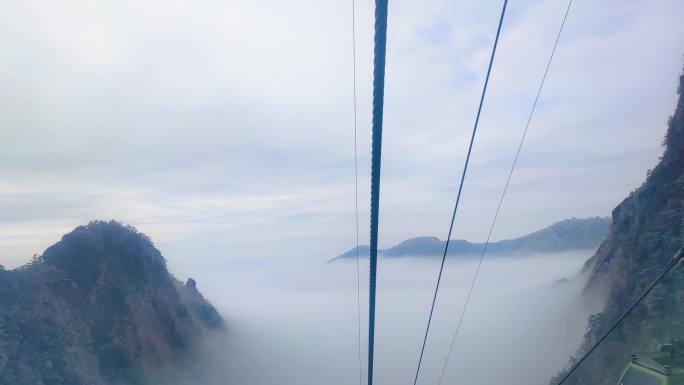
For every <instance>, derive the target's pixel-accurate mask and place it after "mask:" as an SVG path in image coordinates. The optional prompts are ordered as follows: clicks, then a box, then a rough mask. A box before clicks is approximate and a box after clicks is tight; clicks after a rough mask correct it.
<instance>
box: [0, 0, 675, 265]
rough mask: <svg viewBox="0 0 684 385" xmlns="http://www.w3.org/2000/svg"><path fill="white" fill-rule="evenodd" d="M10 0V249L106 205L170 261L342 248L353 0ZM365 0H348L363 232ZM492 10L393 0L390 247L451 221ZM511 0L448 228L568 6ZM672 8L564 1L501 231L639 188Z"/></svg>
mask: <svg viewBox="0 0 684 385" xmlns="http://www.w3.org/2000/svg"><path fill="white" fill-rule="evenodd" d="M5 5H6V7H5V10H4V11H3V14H4V15H5V16H6V17H5V19H6V21H7V22H6V23H3V24H2V25H0V44H1V45H2V46H3V50H2V51H1V52H0V84H2V85H3V87H2V89H1V90H0V103H1V104H0V105H1V106H2V107H1V108H2V113H0V127H2V128H1V129H0V181H1V182H2V188H1V189H0V207H2V211H1V212H2V213H3V216H2V219H0V222H1V223H2V228H3V229H4V230H6V231H5V232H3V237H2V250H1V251H0V253H1V254H2V255H3V262H5V261H4V258H7V259H12V260H13V261H18V260H20V259H21V258H26V256H28V255H31V254H32V253H34V252H40V251H41V250H42V249H43V248H44V247H45V246H46V245H48V244H50V243H51V242H54V241H55V240H56V239H57V237H56V236H55V235H56V234H55V231H59V232H63V231H66V230H67V229H68V228H69V227H73V226H76V225H78V224H82V223H83V222H85V221H87V220H90V219H95V218H112V217H113V218H117V219H120V220H123V221H125V222H129V223H131V224H133V225H136V226H138V227H139V228H140V229H141V230H142V231H146V232H148V233H150V235H151V236H152V237H153V239H155V240H157V243H158V244H160V245H161V246H162V251H163V252H165V253H166V254H167V255H170V256H173V257H180V254H181V253H180V251H185V250H189V249H193V247H195V249H196V250H197V251H196V252H197V253H202V252H206V253H209V254H211V253H214V250H213V249H209V247H208V246H204V245H209V244H211V245H221V248H223V249H225V250H230V251H231V252H234V253H235V254H240V255H241V257H254V258H256V257H259V256H263V255H271V254H287V255H305V256H315V257H318V258H321V259H324V258H327V257H330V256H331V254H332V255H334V254H336V253H337V252H339V251H341V250H343V249H346V248H348V247H350V246H351V244H352V242H353V239H354V229H353V223H354V215H353V205H354V199H353V191H354V190H353V164H352V155H353V152H352V149H353V147H352V146H353V137H352V117H351V111H352V110H351V106H352V104H351V103H352V102H351V91H352V90H351V41H350V40H351V35H350V33H351V30H350V28H351V25H350V22H351V14H350V12H351V3H346V2H344V3H340V2H333V1H303V0H300V1H295V2H279V1H266V2H258V3H254V2H246V1H245V2H219V1H215V2H214V1H206V2H201V3H197V2H194V3H193V2H188V1H171V2H168V1H165V2H162V1H148V2H125V1H104V2H97V3H89V2H79V1H67V0H64V1H53V2H48V3H45V2H39V1H6V2H5ZM371 6H372V3H370V2H368V3H357V11H358V13H357V22H358V25H357V27H358V29H357V30H358V40H357V41H358V66H359V67H358V70H359V73H358V86H359V107H360V110H359V130H360V131H359V151H360V167H361V169H360V171H361V172H360V183H361V186H360V188H361V190H360V202H361V215H362V218H363V219H364V220H363V221H362V226H363V227H362V231H361V234H362V236H363V237H364V238H365V236H366V233H367V231H366V225H367V222H366V219H365V218H367V207H366V206H367V196H368V185H367V182H368V171H367V169H368V168H369V156H368V153H369V144H370V143H369V139H370V132H369V122H370V96H371V90H370V82H371V59H372V47H371V43H372V21H373V20H372V9H371ZM499 6H500V1H493V0H491V1H489V0H488V1H481V2H465V1H459V2H449V1H431V2H427V3H421V4H420V5H418V4H417V3H415V2H410V1H405V0H398V1H394V2H392V3H391V5H390V17H389V43H388V55H389V56H388V67H387V95H386V110H385V111H386V115H385V117H386V120H385V121H386V125H385V135H384V141H385V142H384V149H383V186H382V193H383V195H382V211H381V214H382V218H381V243H383V244H391V243H393V242H396V241H399V240H401V239H403V238H406V237H409V236H413V235H417V234H434V235H437V236H440V237H443V236H444V235H445V233H446V225H447V224H448V219H449V215H450V214H449V212H450V210H451V207H452V205H453V198H454V194H455V191H456V187H457V186H456V185H455V184H456V183H457V178H458V175H459V174H460V172H461V167H462V166H461V165H462V161H463V157H464V152H465V148H466V144H467V140H468V135H469V131H470V129H471V125H472V120H473V118H474V110H475V107H476V103H477V100H478V96H479V89H480V87H481V83H482V80H483V76H484V70H485V65H486V60H487V55H488V52H489V49H490V44H491V41H492V38H493V34H494V28H495V26H496V21H497V18H498V12H499ZM509 6H510V8H509V12H510V13H509V18H508V19H507V20H506V22H505V25H504V29H503V36H502V40H501V46H500V51H499V53H498V56H497V61H496V64H495V69H494V73H493V78H492V84H491V88H490V93H489V95H488V97H487V102H486V105H485V108H484V116H483V120H482V123H481V128H480V131H479V134H478V138H477V141H476V145H475V152H474V154H473V163H472V170H471V172H470V174H469V176H468V179H467V185H466V187H465V191H464V200H463V206H462V207H463V210H462V211H461V214H460V217H459V221H457V231H456V237H458V238H468V239H473V240H478V239H482V237H484V236H485V230H486V227H487V224H488V221H489V220H490V218H491V214H493V210H494V209H495V205H496V199H497V198H498V195H499V194H500V189H501V188H502V187H503V186H502V184H503V178H504V177H505V174H506V173H507V169H508V167H509V165H510V161H511V160H512V156H513V151H514V148H515V145H516V144H517V141H518V138H519V135H520V134H521V132H522V129H523V125H524V122H525V120H526V117H527V113H528V109H529V106H530V104H531V101H532V98H533V97H534V93H535V91H536V85H537V82H538V81H539V78H540V76H541V74H542V71H543V68H544V65H545V60H546V57H547V55H548V53H549V50H550V48H551V46H552V44H553V40H554V38H555V33H556V29H557V27H558V24H559V23H560V20H561V17H562V13H563V11H564V6H565V3H564V2H562V1H550V0H548V1H547V0H545V1H534V2H525V3H515V2H513V3H511V4H510V5H509ZM683 10H684V5H683V4H681V2H678V1H675V0H670V1H667V0H659V1H655V2H648V3H643V2H637V1H630V2H618V1H609V2H606V3H600V4H598V3H589V2H581V1H579V2H576V3H575V5H574V8H573V10H572V11H571V15H570V18H569V20H568V24H567V30H566V34H565V35H564V37H563V40H562V41H561V46H560V47H559V51H558V52H557V57H556V61H555V63H554V66H553V68H552V71H551V74H550V77H549V80H548V83H547V85H546V88H545V91H544V94H543V95H542V103H541V104H540V106H539V107H540V108H539V110H538V112H537V116H536V117H535V120H534V122H533V125H532V127H531V129H530V133H529V136H528V141H527V143H526V147H525V148H524V149H523V154H522V156H521V160H520V164H519V168H518V171H517V172H516V175H515V176H514V180H513V184H512V186H511V190H510V195H509V197H508V199H507V201H506V203H505V204H504V211H503V212H502V216H501V223H500V226H499V227H498V230H497V231H496V234H495V235H497V236H498V237H508V236H513V235H518V234H521V233H524V232H527V231H530V230H533V229H535V228H537V227H540V226H544V225H546V224H548V223H550V222H552V221H554V220H558V219H562V218H563V217H568V216H586V215H606V214H608V213H609V212H610V210H611V208H612V207H613V206H614V205H615V204H617V203H618V202H619V201H620V200H621V199H622V197H624V196H625V195H626V193H627V192H628V191H629V190H630V189H632V188H634V187H636V186H637V185H638V184H639V183H640V181H641V180H642V179H643V177H644V175H645V171H646V170H647V169H648V168H651V167H652V166H653V165H654V163H655V162H656V160H657V156H658V154H659V153H660V151H661V150H660V147H659V143H660V141H661V140H662V136H663V133H664V128H665V122H666V119H667V116H668V115H669V114H670V113H671V112H672V109H673V106H674V101H675V95H674V91H675V85H676V79H677V76H678V74H679V71H680V69H681V57H682V56H681V55H682V51H681V47H682V46H684V45H683V44H682V43H684V31H682V29H681V28H680V20H679V18H678V15H681V14H682V12H681V11H683ZM12 191H14V192H12ZM17 191H20V193H16V192H17ZM52 227H54V229H51V228H52ZM55 229H57V230H55ZM11 234H23V235H21V236H19V235H18V236H16V237H13V236H10V235H11ZM57 234H59V233H57ZM191 246H193V247H191Z"/></svg>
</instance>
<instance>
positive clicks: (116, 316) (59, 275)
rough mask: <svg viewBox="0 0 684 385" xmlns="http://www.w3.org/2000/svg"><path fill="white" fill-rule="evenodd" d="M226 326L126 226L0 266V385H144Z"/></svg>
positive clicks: (103, 225)
mask: <svg viewBox="0 0 684 385" xmlns="http://www.w3.org/2000/svg"><path fill="white" fill-rule="evenodd" d="M223 328H224V321H223V319H222V318H221V316H220V315H219V313H218V312H217V311H216V309H215V308H214V307H213V306H212V305H211V304H210V303H209V302H208V301H206V300H205V299H204V297H203V296H202V294H200V292H199V291H198V290H197V283H196V282H195V280H193V279H188V280H187V282H186V283H185V284H184V283H182V282H180V281H178V280H177V279H176V278H175V277H174V276H173V275H171V274H170V273H169V271H168V270H167V267H166V261H165V260H164V257H163V256H162V255H161V253H160V252H159V251H158V250H157V249H156V248H155V247H154V245H153V244H152V241H151V240H150V239H149V238H148V237H147V236H145V235H144V234H142V233H139V232H138V231H136V230H135V229H134V228H133V227H131V226H124V225H121V224H119V223H117V222H114V221H111V222H103V221H96V222H91V223H90V224H88V225H87V226H80V227H78V228H76V229H75V230H73V231H72V232H70V233H69V234H66V235H65V236H64V237H63V238H62V240H61V241H59V242H57V243H56V244H54V245H52V246H50V247H49V248H48V249H47V250H45V252H44V253H43V255H42V256H35V257H34V259H33V261H32V262H31V263H29V264H27V265H25V266H22V267H20V268H16V269H13V270H5V269H3V268H1V267H0V384H16V385H23V384H26V385H28V384H69V385H81V384H83V385H85V384H88V385H110V384H136V385H138V384H148V383H153V382H149V381H148V375H149V374H150V371H151V370H153V369H154V368H155V367H157V366H160V365H174V364H177V363H182V362H184V361H185V360H188V359H191V357H192V353H193V350H194V349H195V348H197V347H198V346H199V345H200V344H201V342H202V340H203V339H204V338H206V337H208V336H209V335H211V334H212V333H214V332H217V331H220V330H222V329H223Z"/></svg>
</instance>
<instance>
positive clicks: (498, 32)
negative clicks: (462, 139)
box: [413, 0, 508, 385]
mask: <svg viewBox="0 0 684 385" xmlns="http://www.w3.org/2000/svg"><path fill="white" fill-rule="evenodd" d="M507 5H508V0H504V3H503V6H502V7H501V16H500V17H499V25H498V26H497V29H496V37H495V38H494V45H493V47H492V53H491V56H490V58H489V66H488V67H487V75H486V76H485V82H484V86H483V87H482V95H481V96H480V104H479V106H478V108H477V115H476V117H475V124H474V125H473V132H472V134H471V136H470V144H469V145H468V153H467V155H466V159H465V164H464V166H463V173H462V174H461V182H460V184H459V186H458V194H457V195H456V204H455V205H454V211H453V214H452V215H451V224H450V225H449V233H448V235H447V239H446V245H445V246H444V255H442V262H441V265H440V267H439V275H438V276H437V284H436V286H435V293H434V295H433V297H432V306H431V307H430V315H429V317H428V322H427V326H426V327H425V336H424V337H423V346H422V347H421V349H420V358H419V359H418V367H417V368H416V375H415V377H414V378H413V385H416V383H417V382H418V375H419V374H420V367H421V364H422V362H423V354H424V353H425V345H426V344H427V338H428V334H429V332H430V324H431V323H432V315H433V313H434V310H435V302H436V301H437V293H438V292H439V285H440V283H441V281H442V272H443V271H444V262H445V261H446V256H447V252H448V250H449V241H450V240H451V232H452V230H453V228H454V220H455V219H456V212H457V211H458V204H459V202H460V200H461V192H462V191H463V182H464V181H465V176H466V172H467V171H468V163H469V162H470V155H471V153H472V150H473V143H474V141H475V134H476V133H477V126H478V124H479V122H480V115H481V113H482V105H483V104H484V99H485V95H486V93H487V86H488V85H489V77H490V75H491V73H492V66H493V65H494V56H495V55H496V47H497V46H498V44H499V36H500V35H501V27H502V25H503V21H504V16H505V14H506V6H507Z"/></svg>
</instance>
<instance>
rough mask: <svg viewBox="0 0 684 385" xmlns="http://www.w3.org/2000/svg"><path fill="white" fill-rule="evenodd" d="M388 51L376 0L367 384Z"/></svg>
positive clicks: (381, 2)
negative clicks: (386, 56)
mask: <svg viewBox="0 0 684 385" xmlns="http://www.w3.org/2000/svg"><path fill="white" fill-rule="evenodd" d="M386 52H387V0H375V47H374V52H373V122H372V127H373V143H372V146H371V147H372V148H371V204H370V268H369V270H370V271H369V276H370V277H369V278H370V279H369V281H370V283H369V289H368V385H373V350H374V348H375V291H376V284H377V266H378V217H379V211H380V160H381V152H382V151H381V150H382V113H383V102H384V100H383V99H384V97H385V54H386Z"/></svg>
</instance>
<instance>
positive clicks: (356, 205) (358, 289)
mask: <svg viewBox="0 0 684 385" xmlns="http://www.w3.org/2000/svg"><path fill="white" fill-rule="evenodd" d="M352 62H353V64H352V73H353V81H352V83H353V89H354V215H355V219H356V321H357V329H356V330H357V333H358V350H359V352H358V361H359V362H358V364H359V385H361V383H362V382H363V368H362V364H361V267H360V266H359V160H358V159H359V158H358V146H357V118H356V115H357V114H356V0H352Z"/></svg>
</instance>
